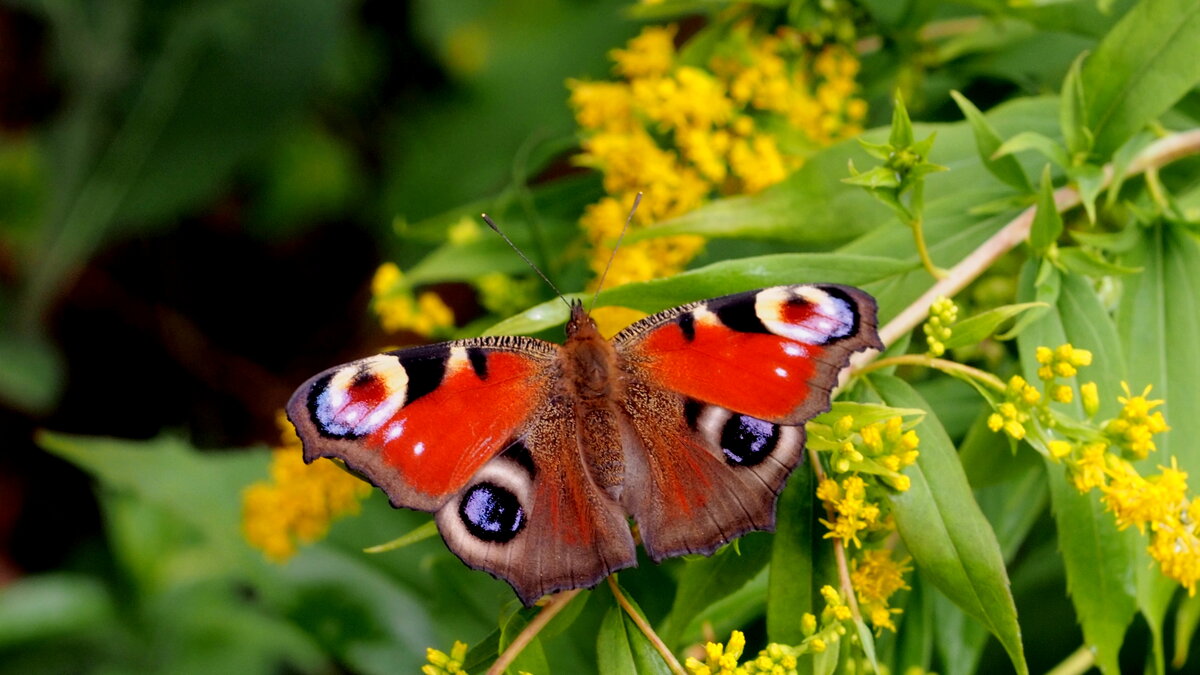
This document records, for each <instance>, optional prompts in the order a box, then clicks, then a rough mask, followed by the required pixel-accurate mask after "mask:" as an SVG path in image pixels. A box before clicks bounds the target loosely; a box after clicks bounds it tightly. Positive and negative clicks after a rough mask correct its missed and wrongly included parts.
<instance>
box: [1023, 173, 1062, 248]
mask: <svg viewBox="0 0 1200 675" xmlns="http://www.w3.org/2000/svg"><path fill="white" fill-rule="evenodd" d="M1062 231H1063V221H1062V215H1061V214H1059V212H1058V205H1057V204H1056V203H1055V201H1054V182H1053V181H1052V180H1051V179H1050V165H1049V164H1047V165H1046V166H1045V168H1043V169H1042V184H1041V188H1040V189H1039V190H1038V200H1037V213H1035V214H1034V216H1033V226H1032V227H1031V228H1030V230H1029V245H1030V246H1032V247H1033V250H1034V251H1036V252H1038V253H1039V254H1044V253H1045V252H1046V250H1047V249H1049V248H1050V246H1051V245H1053V244H1054V243H1055V242H1057V241H1058V237H1059V235H1061V234H1062Z"/></svg>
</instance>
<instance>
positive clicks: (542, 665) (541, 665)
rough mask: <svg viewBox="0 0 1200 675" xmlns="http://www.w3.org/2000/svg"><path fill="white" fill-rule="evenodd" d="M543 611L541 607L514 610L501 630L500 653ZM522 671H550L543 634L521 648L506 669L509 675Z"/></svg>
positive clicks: (516, 674)
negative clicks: (543, 643)
mask: <svg viewBox="0 0 1200 675" xmlns="http://www.w3.org/2000/svg"><path fill="white" fill-rule="evenodd" d="M540 611H542V608H541V607H534V608H523V609H521V610H519V611H516V612H513V615H512V616H510V617H509V618H508V621H505V622H504V627H503V628H502V629H501V630H500V653H501V654H503V653H504V650H505V649H508V646H509V645H511V644H512V643H513V640H515V639H517V636H518V635H520V634H521V631H523V630H525V627H526V626H528V625H529V622H530V621H532V620H533V617H535V616H537V613H538V612H540ZM521 671H525V672H528V673H548V672H550V664H549V662H547V661H546V650H545V649H544V648H543V647H542V639H541V636H540V635H539V636H536V637H534V638H533V639H532V640H530V642H529V644H527V645H525V648H524V649H522V650H521V653H520V654H517V657H516V658H515V659H513V661H512V663H511V664H510V665H509V666H508V668H507V669H506V670H505V671H504V672H506V673H508V674H509V675H518V673H520V672H521Z"/></svg>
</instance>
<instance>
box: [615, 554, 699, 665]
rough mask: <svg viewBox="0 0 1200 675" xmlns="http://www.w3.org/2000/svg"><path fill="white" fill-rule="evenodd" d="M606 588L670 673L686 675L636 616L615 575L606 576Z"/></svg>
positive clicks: (639, 616)
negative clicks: (664, 662)
mask: <svg viewBox="0 0 1200 675" xmlns="http://www.w3.org/2000/svg"><path fill="white" fill-rule="evenodd" d="M608 587H609V588H611V589H612V594H613V597H614V598H616V600H617V604H618V605H620V606H621V609H623V610H625V613H626V614H628V615H629V618H630V619H632V620H633V623H634V625H636V626H637V627H638V630H640V631H642V635H645V636H646V639H647V640H649V641H650V644H652V645H654V648H655V649H657V650H658V653H659V654H661V655H662V657H663V661H666V662H667V667H668V668H670V669H671V672H672V673H675V675H686V671H685V670H684V669H683V666H681V665H679V659H676V658H675V655H674V654H672V653H671V650H670V649H667V645H666V643H664V642H663V641H662V638H660V637H658V633H655V632H654V629H653V628H651V627H650V624H648V623H646V619H645V618H643V617H642V615H641V614H638V612H637V610H636V609H634V608H633V605H631V604H629V599H628V598H626V597H625V594H624V593H622V592H621V587H620V586H619V585H617V577H616V575H613V574H610V575H608Z"/></svg>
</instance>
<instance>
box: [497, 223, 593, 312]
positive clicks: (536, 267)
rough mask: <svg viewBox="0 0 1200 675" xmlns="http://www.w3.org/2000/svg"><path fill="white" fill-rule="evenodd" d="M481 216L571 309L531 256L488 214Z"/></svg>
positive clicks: (569, 304) (560, 292)
mask: <svg viewBox="0 0 1200 675" xmlns="http://www.w3.org/2000/svg"><path fill="white" fill-rule="evenodd" d="M480 215H482V216H483V222H485V223H487V225H488V227H490V228H492V231H493V232H495V233H496V234H498V235H500V238H501V239H503V240H504V243H506V244H508V245H509V247H510V248H512V250H514V251H516V252H517V255H519V256H521V260H524V261H525V264H526V265H529V266H530V267H531V268H533V271H534V272H537V273H538V276H539V277H541V278H542V279H543V280H544V281H545V282H546V283H547V284H549V285H550V288H552V289H554V292H555V293H557V294H558V299H559V300H562V301H563V302H565V303H566V304H567V307H570V306H571V303H569V302H567V299H566V298H564V297H563V294H562V291H560V290H558V286H555V285H554V282H553V281H550V277H548V276H546V274H545V273H544V272H542V270H541V269H540V268H539V267H538V266H537V265H535V264H533V261H532V260H530V259H529V256H527V255H525V252H524V251H522V250H521V249H520V248H518V247H517V245H516V244H514V243H513V240H512V239H509V238H508V235H507V234H504V232H503V231H501V230H500V227H499V226H497V225H496V222H495V221H494V220H492V217H491V216H489V215H488V214H486V213H483V214H480Z"/></svg>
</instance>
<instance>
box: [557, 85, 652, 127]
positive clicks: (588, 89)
mask: <svg viewBox="0 0 1200 675" xmlns="http://www.w3.org/2000/svg"><path fill="white" fill-rule="evenodd" d="M567 87H568V88H569V89H570V90H571V107H572V108H574V109H575V121H576V122H578V123H579V126H581V127H583V128H584V129H607V130H609V131H631V130H632V129H633V128H634V127H635V126H636V125H637V120H636V119H635V118H634V115H633V92H632V91H630V89H629V85H628V84H626V83H624V82H584V81H582V80H567Z"/></svg>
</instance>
